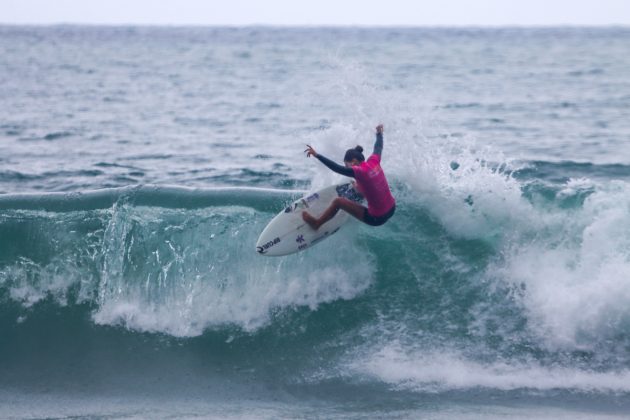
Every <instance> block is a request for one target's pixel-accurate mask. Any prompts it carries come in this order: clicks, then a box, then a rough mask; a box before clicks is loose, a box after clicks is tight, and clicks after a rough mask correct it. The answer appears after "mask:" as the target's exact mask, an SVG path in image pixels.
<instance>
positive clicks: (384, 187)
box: [352, 153, 396, 217]
mask: <svg viewBox="0 0 630 420" xmlns="http://www.w3.org/2000/svg"><path fill="white" fill-rule="evenodd" d="M352 169H353V171H354V177H355V179H356V180H357V186H358V188H359V190H360V191H361V193H362V194H363V195H364V196H365V199H366V200H367V202H368V212H369V213H370V214H371V215H372V216H375V217H378V216H382V215H384V214H386V213H387V212H388V211H390V210H391V209H392V207H394V205H395V204H396V200H395V199H394V196H393V195H392V193H391V191H390V190H389V184H388V183H387V179H386V178H385V173H384V172H383V168H381V157H380V156H379V155H378V154H376V153H374V154H372V155H371V156H370V157H369V158H368V159H367V160H366V161H365V162H361V164H360V165H356V166H353V167H352Z"/></svg>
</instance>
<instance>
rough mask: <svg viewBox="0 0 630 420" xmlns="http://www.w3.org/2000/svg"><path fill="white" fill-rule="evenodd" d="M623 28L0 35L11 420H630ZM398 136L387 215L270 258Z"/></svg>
mask: <svg viewBox="0 0 630 420" xmlns="http://www.w3.org/2000/svg"><path fill="white" fill-rule="evenodd" d="M628 57H630V30H628V29H627V28H612V27H611V28H579V27H578V28H459V29H456V28H451V29H449V28H442V29H440V28H416V29H414V28H379V29H377V28H272V27H245V28H204V27H99V26H94V27H81V26H52V27H28V26H0V97H2V98H3V99H2V101H0V417H2V418H67V417H75V416H78V417H93V418H173V417H177V418H199V417H201V418H296V417H299V418H311V417H315V418H319V417H323V418H375V417H378V418H381V417H388V418H437V419H442V418H444V419H447V418H449V419H450V418H464V419H468V418H471V419H472V418H515V419H519V418H523V419H524V418H532V417H533V418H554V419H556V418H567V419H568V418H571V419H574V418H584V419H587V418H588V419H590V418H624V417H626V416H627V415H628V414H629V413H630V146H629V145H630V111H629V110H630V78H629V73H628V68H630V61H629V60H630V59H629V58H628ZM378 123H383V124H384V125H385V148H384V152H383V161H382V165H383V168H384V170H385V171H386V173H387V176H388V179H389V180H390V184H391V186H392V191H393V193H394V195H395V197H396V199H397V210H396V215H395V216H394V217H393V218H392V219H391V220H390V221H389V222H388V223H387V224H386V225H384V226H382V227H379V228H372V227H369V226H365V225H361V224H359V223H357V222H350V223H348V224H347V225H346V226H344V228H343V229H342V230H341V231H340V232H339V233H337V234H336V235H335V236H334V237H331V238H329V239H327V240H326V241H324V242H322V243H321V244H320V245H318V246H316V247H313V248H312V249H309V250H307V251H306V252H302V253H299V254H295V255H291V256H287V257H282V258H263V257H260V256H258V255H257V254H256V250H255V246H254V245H255V243H256V239H257V238H258V235H259V234H260V232H261V231H262V229H263V228H264V227H265V225H266V224H267V223H268V222H269V221H270V220H271V218H273V216H274V215H275V214H276V213H278V212H279V211H280V210H282V209H283V208H284V207H285V206H286V204H287V203H290V202H291V201H293V200H295V199H296V198H298V197H300V196H302V195H303V194H305V193H307V192H308V191H312V190H315V189H317V188H321V187H323V186H326V185H330V184H332V183H334V182H338V181H340V180H342V178H341V177H339V176H338V175H335V174H333V173H332V172H330V171H328V170H327V169H326V168H325V167H323V165H321V164H319V163H318V162H317V161H316V160H314V159H307V158H306V157H305V156H304V154H303V150H304V148H305V145H306V144H311V145H313V146H314V147H315V148H316V149H317V150H318V151H319V152H321V153H322V154H324V155H326V156H328V157H330V158H333V159H335V160H341V157H342V156H343V152H344V151H345V149H347V148H350V147H354V146H355V145H357V144H361V145H363V147H364V148H366V150H369V149H371V146H372V143H373V141H374V127H375V126H376V124H378Z"/></svg>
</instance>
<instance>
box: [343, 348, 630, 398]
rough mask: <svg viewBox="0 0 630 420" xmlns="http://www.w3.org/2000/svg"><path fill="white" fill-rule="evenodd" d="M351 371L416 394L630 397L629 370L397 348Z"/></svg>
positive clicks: (380, 352) (385, 350) (375, 354)
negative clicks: (560, 393)
mask: <svg viewBox="0 0 630 420" xmlns="http://www.w3.org/2000/svg"><path fill="white" fill-rule="evenodd" d="M350 369H351V370H352V371H353V372H356V373H358V374H361V375H368V376H369V377H374V378H376V379H378V380H380V381H383V382H385V383H388V384H390V385H392V386H393V387H395V388H399V389H408V390H413V391H420V392H442V391H446V390H467V389H472V388H490V389H498V390H503V391H510V390H519V389H529V390H537V391H544V390H554V389H558V390H579V391H588V392H630V370H627V369H624V370H619V371H614V372H594V371H586V370H580V369H577V368H563V367H547V366H541V365H539V364H536V363H535V362H531V363H515V362H513V361H512V362H510V363H509V364H508V363H505V362H502V361H496V362H490V363H480V362H476V361H471V360H468V359H466V357H464V356H463V355H461V354H459V353H457V352H455V351H452V350H444V351H439V352H438V351H432V352H423V351H419V350H404V349H403V348H402V346H401V345H400V343H397V342H393V343H391V344H388V345H385V346H383V347H381V348H379V349H377V350H375V351H373V352H371V353H369V354H368V355H367V356H366V357H364V358H359V360H357V361H354V362H351V363H350Z"/></svg>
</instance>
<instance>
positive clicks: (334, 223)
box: [256, 183, 362, 256]
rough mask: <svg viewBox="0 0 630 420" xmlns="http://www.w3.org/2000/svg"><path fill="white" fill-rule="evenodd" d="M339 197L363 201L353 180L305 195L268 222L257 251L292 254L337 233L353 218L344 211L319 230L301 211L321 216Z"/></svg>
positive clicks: (265, 253) (257, 244) (275, 254)
mask: <svg viewBox="0 0 630 420" xmlns="http://www.w3.org/2000/svg"><path fill="white" fill-rule="evenodd" d="M337 197H345V198H348V199H350V200H353V201H357V202H360V201H361V200H362V197H361V196H360V195H359V194H358V193H357V192H356V191H355V189H354V187H353V185H352V184H351V183H343V184H337V185H331V186H330V187H326V188H324V189H322V190H319V191H316V192H314V193H312V194H309V195H307V196H305V197H302V198H300V199H299V200H296V201H294V202H293V203H291V205H290V206H288V207H287V208H286V209H284V210H283V211H282V212H281V213H280V214H278V215H277V216H276V217H274V218H273V219H272V220H271V222H269V224H268V225H267V227H266V228H265V229H264V230H263V231H262V233H261V234H260V237H259V238H258V242H257V243H256V251H258V253H259V254H261V255H267V256H281V255H289V254H293V253H295V252H298V251H303V250H305V249H307V248H310V247H312V246H313V245H315V244H317V243H319V242H320V241H322V240H323V239H325V238H327V237H329V236H330V235H332V234H334V233H336V232H337V231H338V230H339V229H340V228H341V226H342V225H343V224H344V223H346V222H347V221H348V220H349V218H350V217H351V216H350V215H349V214H348V213H346V212H345V211H343V210H340V211H339V212H338V213H337V214H336V215H335V217H333V218H332V219H330V220H329V221H328V222H326V223H324V224H323V225H321V226H320V227H319V229H317V230H315V229H313V228H311V227H310V226H309V225H308V224H306V222H305V221H304V220H302V212H303V211H304V210H306V211H308V212H309V213H310V214H312V215H313V216H315V217H319V216H320V215H321V214H322V213H323V212H324V210H326V208H327V207H328V206H329V205H330V203H331V202H332V201H333V200H334V199H335V198H337Z"/></svg>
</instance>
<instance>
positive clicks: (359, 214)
mask: <svg viewBox="0 0 630 420" xmlns="http://www.w3.org/2000/svg"><path fill="white" fill-rule="evenodd" d="M340 209H341V210H343V211H345V212H347V213H350V214H351V215H352V216H354V217H356V218H357V219H359V220H361V221H363V214H364V212H365V207H363V206H362V205H361V204H359V203H357V202H355V201H352V200H348V199H347V198H343V197H337V198H335V199H334V200H333V201H332V203H331V204H330V206H328V208H327V209H326V210H324V213H322V215H321V216H320V217H319V218H316V217H313V216H312V215H310V214H309V213H308V212H306V211H304V212H302V219H304V221H305V222H306V223H308V224H309V226H310V227H312V228H313V229H315V230H317V229H319V227H320V226H321V225H323V224H324V223H326V222H327V221H329V220H330V219H332V218H333V217H335V214H337V212H338V211H339V210H340Z"/></svg>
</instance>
